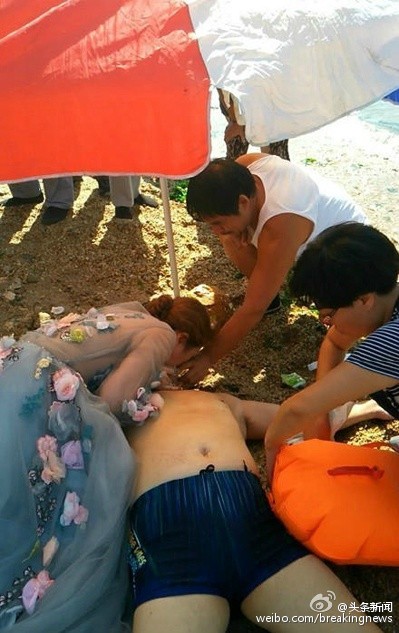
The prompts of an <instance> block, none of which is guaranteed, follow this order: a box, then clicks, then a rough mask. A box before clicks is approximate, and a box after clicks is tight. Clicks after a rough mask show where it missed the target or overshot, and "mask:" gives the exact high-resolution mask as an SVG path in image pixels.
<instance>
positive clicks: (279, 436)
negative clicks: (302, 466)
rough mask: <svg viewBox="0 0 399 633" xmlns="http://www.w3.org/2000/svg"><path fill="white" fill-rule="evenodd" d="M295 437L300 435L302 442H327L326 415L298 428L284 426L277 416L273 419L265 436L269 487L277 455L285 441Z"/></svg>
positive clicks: (294, 424) (290, 424) (328, 432)
mask: <svg viewBox="0 0 399 633" xmlns="http://www.w3.org/2000/svg"><path fill="white" fill-rule="evenodd" d="M297 435H298V436H299V435H302V439H303V440H309V439H312V438H318V439H322V440H329V439H330V425H329V422H328V415H320V416H318V417H316V418H313V419H309V420H307V422H306V424H301V425H300V426H298V423H297V422H291V423H288V424H284V422H283V420H282V419H281V418H280V417H279V414H278V415H277V417H276V418H274V420H273V422H272V423H271V425H270V426H269V428H268V429H267V431H266V435H265V459H266V477H267V481H268V484H269V485H271V483H272V479H273V471H274V464H275V461H276V456H277V453H278V452H279V450H280V448H281V447H282V446H283V445H284V444H285V443H286V442H287V440H289V439H291V438H293V437H295V436H297Z"/></svg>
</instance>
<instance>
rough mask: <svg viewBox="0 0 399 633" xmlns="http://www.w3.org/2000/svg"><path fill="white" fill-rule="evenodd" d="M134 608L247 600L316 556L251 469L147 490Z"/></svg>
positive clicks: (133, 553) (135, 529)
mask: <svg viewBox="0 0 399 633" xmlns="http://www.w3.org/2000/svg"><path fill="white" fill-rule="evenodd" d="M129 524H130V533H129V541H130V548H129V550H130V564H131V568H132V571H133V593H134V595H133V599H134V606H135V607H137V606H138V605H140V604H142V603H143V602H146V601H148V600H153V599H155V598H162V597H167V596H179V595H188V594H208V595H216V596H221V597H223V598H226V599H227V600H228V601H229V603H230V604H231V606H239V605H240V604H241V602H242V601H243V600H244V599H245V598H246V597H247V596H248V595H249V594H250V593H251V592H252V591H253V590H254V589H255V588H256V587H257V586H258V585H260V584H261V583H262V582H263V581H265V580H267V579H268V578H270V576H272V575H273V574H275V573H276V572H278V571H279V570H280V569H282V568H284V567H286V566H287V565H289V564H290V563H292V562H293V561H295V560H297V559H299V558H301V557H303V556H305V555H307V554H309V551H308V550H306V549H305V548H304V547H303V546H302V545H300V544H299V543H298V542H297V541H295V540H294V538H292V537H291V536H290V535H289V534H288V533H287V531H286V529H285V528H284V526H283V525H282V523H281V522H280V521H279V520H278V519H277V518H276V517H275V515H274V514H273V512H272V510H271V508H270V506H269V503H268V501H267V498H266V496H265V493H264V491H263V489H262V486H261V483H260V481H259V479H258V477H256V476H255V475H254V474H252V473H251V472H248V471H245V470H243V471H238V470H233V471H230V470H229V471H215V470H214V469H212V468H211V467H208V468H207V469H205V470H203V471H201V472H200V474H198V475H194V476H191V477H186V478H184V479H176V480H173V481H169V482H166V483H164V484H161V485H160V486H157V487H156V488H153V489H151V490H149V491H148V492H146V493H144V494H143V495H141V496H140V497H139V498H138V499H137V501H136V502H135V504H134V505H133V507H132V509H131V512H130V517H129Z"/></svg>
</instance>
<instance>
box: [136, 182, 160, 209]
mask: <svg viewBox="0 0 399 633" xmlns="http://www.w3.org/2000/svg"><path fill="white" fill-rule="evenodd" d="M131 181H132V189H133V195H134V204H138V205H144V206H146V207H151V208H152V209H156V208H157V207H158V202H157V201H156V200H155V198H153V197H152V196H147V195H146V194H145V193H140V182H141V176H132V177H131Z"/></svg>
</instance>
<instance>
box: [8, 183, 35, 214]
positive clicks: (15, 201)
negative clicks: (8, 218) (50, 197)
mask: <svg viewBox="0 0 399 633" xmlns="http://www.w3.org/2000/svg"><path fill="white" fill-rule="evenodd" d="M8 187H9V189H10V191H11V196H12V197H11V198H8V200H6V201H5V203H4V206H6V207H14V206H21V205H23V204H37V203H38V202H43V199H44V198H43V194H42V191H41V189H40V183H39V181H38V180H25V181H24V182H13V183H10V184H9V185H8Z"/></svg>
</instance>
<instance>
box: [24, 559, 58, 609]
mask: <svg viewBox="0 0 399 633" xmlns="http://www.w3.org/2000/svg"><path fill="white" fill-rule="evenodd" d="M53 582H54V580H52V579H51V578H50V576H49V573H48V571H46V570H43V571H40V572H39V573H38V574H37V576H36V578H31V579H30V580H28V582H27V583H26V585H25V587H24V588H23V590H22V603H23V605H24V607H25V609H26V611H27V612H28V613H29V615H32V613H33V612H34V610H35V606H36V601H37V600H38V599H39V598H43V596H44V594H45V593H46V591H47V589H48V588H49V587H50V586H51V585H52V584H53Z"/></svg>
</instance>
